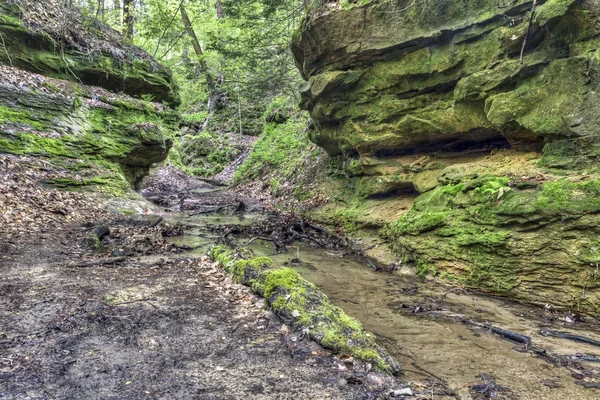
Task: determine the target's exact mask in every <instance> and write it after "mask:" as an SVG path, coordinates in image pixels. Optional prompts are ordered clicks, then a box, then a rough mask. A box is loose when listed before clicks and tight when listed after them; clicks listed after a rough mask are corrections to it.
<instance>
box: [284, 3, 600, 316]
mask: <svg viewBox="0 0 600 400" xmlns="http://www.w3.org/2000/svg"><path fill="white" fill-rule="evenodd" d="M531 9H532V2H530V1H521V0H517V1H516V2H506V4H502V2H500V4H499V3H498V1H496V0H493V1H492V0H455V1H446V2H430V1H426V0H417V1H408V0H398V1H392V2H390V1H385V2H384V1H371V2H358V3H353V4H348V3H343V4H340V5H337V6H333V5H332V4H331V3H328V5H327V7H322V8H321V9H320V10H313V11H311V13H310V17H309V18H307V20H306V21H305V24H304V26H303V29H302V30H301V32H300V33H299V34H298V35H297V36H296V37H295V38H294V44H293V51H294V55H295V57H296V61H297V65H298V66H299V68H300V70H301V72H302V74H303V76H304V77H305V79H306V80H307V81H308V85H307V88H306V90H305V91H304V93H303V105H304V107H305V108H307V109H308V110H309V111H310V113H311V116H312V118H313V119H314V121H315V123H316V125H317V128H318V129H317V130H316V131H315V133H314V134H313V137H312V140H313V141H314V142H315V143H317V144H318V145H320V146H321V147H323V148H324V149H325V150H326V151H327V152H328V153H329V154H330V155H331V156H332V158H333V159H334V160H335V161H337V164H338V165H339V166H340V167H341V168H342V169H343V170H344V171H345V173H346V174H347V176H349V181H350V185H351V187H352V190H353V196H355V197H358V198H363V199H364V198H370V199H373V198H378V197H388V198H389V197H390V196H399V197H407V196H408V197H414V198H415V201H414V204H413V206H412V208H411V209H410V211H408V212H407V213H406V214H404V215H403V216H401V217H400V218H399V219H397V220H394V221H390V223H389V224H387V225H386V227H385V229H384V232H385V235H387V236H388V237H389V238H390V239H392V240H393V242H394V243H395V245H396V247H397V249H398V251H399V252H400V253H401V255H402V256H403V258H404V259H405V260H410V261H413V262H415V263H416V264H417V267H418V270H419V271H420V272H421V273H438V274H442V275H444V276H445V277H448V278H450V279H457V280H459V281H461V282H464V283H465V284H468V285H473V286H478V287H482V288H485V289H487V290H490V291H492V292H496V293H502V294H506V295H510V296H513V297H516V298H520V299H523V300H526V301H531V302H536V303H541V304H544V303H550V304H555V305H558V306H561V307H573V308H578V309H580V310H585V311H589V312H592V313H598V312H599V311H600V308H599V304H600V272H599V270H598V262H600V246H599V243H598V237H597V235H598V223H599V222H600V217H598V216H597V212H598V211H600V200H598V196H599V195H600V181H599V180H598V179H597V178H598V175H597V173H598V171H599V170H598V166H599V164H598V157H599V156H600V131H599V129H598V126H599V122H598V121H600V102H599V100H600V98H599V89H600V81H599V79H598V78H599V77H600V66H599V63H598V61H599V60H600V2H599V1H597V0H581V1H575V0H547V1H545V2H544V1H538V2H537V6H536V9H535V13H534V15H533V18H532V19H531V21H532V23H531V26H529V21H530V16H531ZM528 32H529V33H528ZM525 37H527V41H526V45H525V47H524V51H523V62H522V63H521V62H520V55H521V50H522V47H523V42H524V39H525Z"/></svg>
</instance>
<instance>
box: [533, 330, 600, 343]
mask: <svg viewBox="0 0 600 400" xmlns="http://www.w3.org/2000/svg"><path fill="white" fill-rule="evenodd" d="M540 334H542V335H544V336H552V337H557V338H561V339H569V340H573V341H575V342H579V343H586V344H590V345H592V346H598V347H600V342H599V341H597V340H594V339H590V338H587V337H585V336H580V335H573V334H571V333H568V332H559V331H552V330H550V329H541V330H540Z"/></svg>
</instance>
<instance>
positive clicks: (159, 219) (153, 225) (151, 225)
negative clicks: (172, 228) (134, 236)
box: [148, 217, 164, 228]
mask: <svg viewBox="0 0 600 400" xmlns="http://www.w3.org/2000/svg"><path fill="white" fill-rule="evenodd" d="M163 220H164V218H163V217H158V219H157V220H156V221H154V222H153V223H151V224H150V225H148V227H149V228H154V227H155V226H156V225H158V224H160V223H161V222H163Z"/></svg>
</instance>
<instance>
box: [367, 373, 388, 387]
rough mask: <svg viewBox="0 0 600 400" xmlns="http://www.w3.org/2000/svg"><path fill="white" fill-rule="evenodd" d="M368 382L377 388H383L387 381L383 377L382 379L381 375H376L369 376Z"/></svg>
mask: <svg viewBox="0 0 600 400" xmlns="http://www.w3.org/2000/svg"><path fill="white" fill-rule="evenodd" d="M367 380H369V382H371V383H374V384H375V385H377V386H381V385H383V384H384V383H385V381H384V379H383V378H382V377H380V376H379V375H375V374H369V375H367Z"/></svg>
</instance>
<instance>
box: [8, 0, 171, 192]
mask: <svg viewBox="0 0 600 400" xmlns="http://www.w3.org/2000/svg"><path fill="white" fill-rule="evenodd" d="M30 3H31V4H29V6H30V7H31V8H26V9H27V10H28V12H29V14H24V13H23V12H22V11H21V9H19V8H18V7H16V6H15V5H14V4H13V3H12V2H0V35H1V38H2V39H3V41H2V43H1V44H2V47H1V48H0V53H1V54H0V153H9V154H14V155H32V156H38V157H46V158H48V159H50V160H52V161H55V162H56V164H57V165H59V166H60V167H63V168H65V170H68V171H69V172H71V173H73V172H75V173H77V175H78V179H76V180H73V179H71V178H69V179H64V180H59V181H57V182H49V183H50V184H54V185H57V186H61V187H80V186H94V187H96V188H104V189H106V191H109V192H112V194H122V193H124V192H125V191H126V190H128V187H129V186H128V184H127V181H128V183H129V184H130V185H132V186H134V187H135V186H136V185H137V184H138V183H139V182H140V180H141V178H143V176H145V175H146V174H147V172H148V169H149V167H150V165H152V164H153V163H156V162H159V161H162V160H164V159H165V158H166V157H167V155H168V151H169V148H170V147H171V145H172V140H171V138H172V136H173V132H174V131H175V129H177V128H178V117H177V115H176V114H175V112H174V111H173V110H171V109H170V108H169V105H164V104H161V103H155V102H152V101H151V100H157V101H164V102H169V103H170V104H175V103H177V95H176V92H175V89H174V85H173V82H172V80H171V76H170V74H169V72H168V70H167V69H166V68H165V67H163V66H161V65H159V64H158V63H157V62H156V61H154V60H152V59H151V57H150V56H148V55H147V54H145V53H144V52H143V51H142V50H140V49H138V48H135V47H133V46H127V45H124V44H122V43H119V41H118V40H119V39H120V38H119V37H118V34H117V33H116V32H114V31H111V30H110V29H109V28H108V27H106V26H101V25H99V24H97V23H95V22H94V23H92V25H90V26H89V27H87V26H86V27H83V26H79V25H78V24H80V23H81V20H80V19H81V18H83V17H82V16H81V15H79V14H77V13H76V12H75V11H70V12H68V13H67V14H64V15H63V14H62V13H61V11H60V10H61V9H60V7H58V5H57V4H56V2H55V1H54V0H48V1H44V2H30ZM39 7H42V8H44V12H43V13H41V12H40V15H45V16H46V17H47V18H48V20H44V19H43V18H42V19H32V18H35V15H34V14H32V13H34V12H35V11H36V8H39ZM38 11H39V10H38ZM48 15H49V17H48ZM65 19H68V22H69V24H67V25H61V21H63V22H64V20H65ZM92 22H93V21H92ZM61 29H64V30H63V31H61ZM91 31H93V32H91ZM61 32H62V33H61ZM113 36H114V37H113ZM108 39H110V40H108ZM111 43H116V44H114V45H111ZM111 46H112V47H111ZM2 64H4V65H2ZM132 96H134V97H132ZM135 97H137V98H135Z"/></svg>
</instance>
